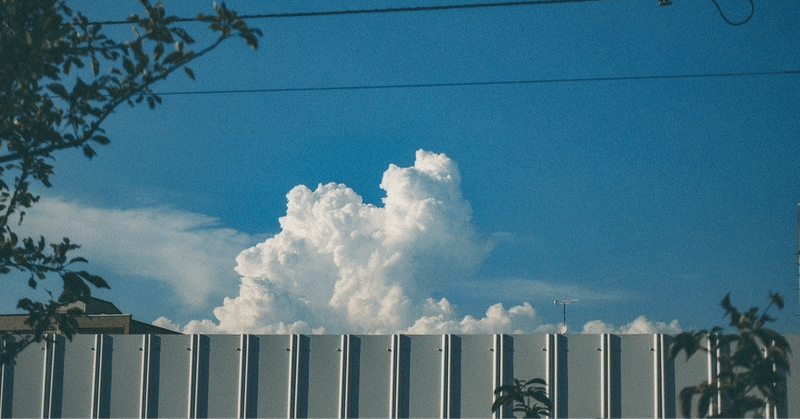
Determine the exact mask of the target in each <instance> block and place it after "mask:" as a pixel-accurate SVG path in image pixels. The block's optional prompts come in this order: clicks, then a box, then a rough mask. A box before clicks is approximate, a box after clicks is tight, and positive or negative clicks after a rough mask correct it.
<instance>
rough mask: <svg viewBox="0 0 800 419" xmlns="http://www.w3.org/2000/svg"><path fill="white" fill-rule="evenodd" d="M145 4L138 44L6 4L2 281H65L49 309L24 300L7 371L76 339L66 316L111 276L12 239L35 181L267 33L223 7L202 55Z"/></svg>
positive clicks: (39, 9)
mask: <svg viewBox="0 0 800 419" xmlns="http://www.w3.org/2000/svg"><path fill="white" fill-rule="evenodd" d="M140 3H141V5H142V6H143V7H144V12H145V13H144V15H143V16H139V15H131V16H130V17H128V18H127V22H130V24H131V26H132V28H133V34H134V35H133V39H131V40H126V41H117V40H114V39H112V38H110V37H109V36H107V35H106V34H104V32H103V30H104V26H103V25H102V24H99V23H92V22H90V21H89V19H88V18H87V17H86V16H84V15H83V14H82V13H80V12H75V11H73V10H72V9H70V8H69V7H68V6H67V2H66V1H65V0H3V1H2V2H0V19H2V21H1V22H0V57H2V59H0V274H10V273H11V272H13V271H17V272H21V273H23V275H25V276H28V281H27V283H28V285H29V286H30V287H31V288H36V287H37V285H38V283H39V282H40V281H43V280H45V279H47V277H48V275H50V274H52V275H58V276H59V277H60V278H61V280H62V283H63V287H61V288H62V291H61V292H60V294H59V295H58V296H57V297H54V296H53V295H52V294H50V296H51V297H50V301H47V302H35V301H32V300H30V299H27V298H24V299H22V300H20V301H19V303H18V308H21V309H23V310H25V311H27V312H28V314H29V318H28V320H27V323H28V324H29V325H30V326H31V328H32V330H31V332H30V334H26V335H24V336H22V335H20V336H17V337H16V339H8V337H9V336H8V335H5V336H0V338H2V342H0V343H4V345H2V351H1V352H0V363H6V362H9V361H11V360H13V359H14V357H15V356H16V354H17V353H18V352H19V351H20V350H22V349H23V348H24V347H25V346H27V345H29V344H30V343H32V342H38V341H41V340H42V339H43V338H44V337H45V334H44V333H45V331H47V330H48V329H49V328H51V327H52V326H55V325H57V326H58V330H59V331H60V332H61V333H63V334H65V335H66V336H67V337H69V338H71V337H72V335H73V333H74V331H75V328H76V322H75V320H74V318H73V317H74V313H72V314H69V313H63V312H61V311H59V310H58V308H59V307H61V306H63V305H66V304H69V303H72V302H74V301H76V300H78V299H80V298H82V297H86V296H89V295H90V294H91V287H98V288H108V283H106V281H105V280H104V279H103V278H101V277H99V276H96V275H92V274H90V273H88V272H86V271H84V270H74V268H73V266H74V265H75V264H78V263H85V262H86V259H84V258H81V257H69V256H68V253H70V252H71V251H73V250H75V249H76V248H78V245H76V244H73V243H71V242H70V241H69V239H68V238H64V239H63V240H62V241H61V242H60V243H50V244H48V243H47V241H46V240H45V238H44V237H39V238H38V239H34V238H30V237H19V236H18V235H17V234H16V233H15V232H14V227H15V226H18V225H19V224H21V223H22V221H23V218H24V216H25V210H26V209H28V208H31V207H32V206H33V204H35V203H36V202H37V201H38V200H39V197H38V196H36V195H35V194H34V193H32V192H30V190H29V186H30V185H31V183H32V182H36V183H40V184H41V185H44V186H45V187H49V186H51V183H50V175H52V174H53V162H54V160H55V159H54V155H53V153H54V152H56V151H59V150H65V149H79V150H81V151H82V152H83V154H84V155H85V156H86V157H88V158H92V157H94V156H95V155H96V154H97V153H96V152H95V149H94V147H96V145H98V144H99V145H104V144H108V143H109V142H110V139H109V138H108V137H106V136H105V135H104V131H103V128H102V125H103V123H104V121H105V120H106V118H107V117H108V116H109V115H111V114H112V113H113V112H115V111H116V110H117V109H118V108H119V106H120V105H122V104H128V105H130V106H135V105H137V104H141V103H147V105H148V106H149V107H150V108H155V107H156V105H158V104H160V103H161V97H159V96H158V94H156V93H155V92H153V91H152V90H151V87H152V86H153V84H155V83H157V82H159V81H161V80H164V79H166V78H167V77H168V76H169V75H170V74H172V73H173V72H175V71H176V70H178V69H183V71H184V72H185V74H186V75H188V76H189V77H190V78H192V79H194V78H195V75H194V72H193V71H192V70H191V69H190V68H189V67H186V64H188V63H190V62H191V61H193V60H195V59H197V58H199V57H201V56H203V55H204V54H206V53H207V52H209V51H211V50H213V49H215V48H216V47H217V46H219V45H220V43H222V42H223V41H225V40H226V39H228V38H230V37H232V36H234V35H236V36H239V37H241V38H243V39H244V41H245V43H246V44H247V45H248V46H249V47H251V48H253V49H255V48H257V47H258V40H257V36H261V35H262V33H261V31H260V30H258V29H253V28H250V27H248V26H247V24H246V23H245V22H244V21H243V20H242V19H240V18H239V17H238V16H237V14H236V12H235V11H232V10H228V9H227V7H226V6H225V4H224V3H222V4H221V5H215V6H214V14H212V15H204V14H200V15H198V16H197V17H196V18H195V19H194V20H195V21H200V22H205V23H208V28H209V29H210V30H211V31H212V32H213V33H215V34H216V39H215V40H213V41H211V42H210V43H209V44H208V45H206V46H204V47H203V48H201V49H198V50H196V51H195V50H193V49H190V48H189V46H190V45H193V44H195V40H194V38H192V37H191V36H190V35H189V33H188V32H187V31H186V30H184V29H183V28H181V27H180V26H178V24H179V23H180V22H181V21H182V20H181V19H179V18H177V17H175V16H168V15H167V14H166V12H165V10H164V8H163V7H162V5H161V4H155V5H152V4H150V2H149V1H148V0H140ZM17 217H18V218H17ZM12 218H13V221H12Z"/></svg>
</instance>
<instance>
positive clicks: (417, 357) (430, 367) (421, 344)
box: [399, 335, 444, 418]
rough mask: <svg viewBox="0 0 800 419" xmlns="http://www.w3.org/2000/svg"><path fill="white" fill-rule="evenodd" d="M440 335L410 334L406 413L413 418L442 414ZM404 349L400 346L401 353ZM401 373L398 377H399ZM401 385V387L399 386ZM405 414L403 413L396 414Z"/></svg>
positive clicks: (433, 416) (403, 401)
mask: <svg viewBox="0 0 800 419" xmlns="http://www.w3.org/2000/svg"><path fill="white" fill-rule="evenodd" d="M442 338H443V337H442V336H441V335H426V336H412V337H411V338H410V339H409V340H410V345H409V348H408V362H409V366H408V370H409V373H408V377H407V379H408V386H407V387H408V397H407V398H405V400H403V398H401V399H400V401H399V403H407V404H408V405H407V408H401V409H399V410H400V411H403V410H407V411H408V415H409V416H410V417H414V418H421V417H424V418H436V417H441V414H442V412H441V408H442V400H441V396H442V385H443V383H442V368H443V364H442V352H443V350H444V348H443V345H442V342H443V339H442ZM403 349H404V348H401V353H402V351H403ZM402 378H403V377H402V375H401V379H402ZM401 387H403V386H401ZM399 416H404V415H402V414H401V415H399Z"/></svg>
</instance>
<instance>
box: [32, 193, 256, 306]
mask: <svg viewBox="0 0 800 419" xmlns="http://www.w3.org/2000/svg"><path fill="white" fill-rule="evenodd" d="M34 227H35V228H34ZM26 229H33V230H35V231H25V230H26ZM21 233H23V234H36V235H40V234H41V235H44V236H45V237H47V238H48V239H50V240H51V241H54V240H57V239H59V238H61V237H64V236H67V237H69V238H70V239H71V241H72V242H74V243H79V244H80V245H81V249H80V251H78V252H77V253H79V254H80V255H83V256H86V257H87V258H88V259H89V260H90V261H91V263H92V265H93V266H96V265H100V266H102V267H103V269H104V270H106V271H109V272H112V273H116V274H119V275H126V276H135V277H143V278H148V279H151V280H155V281H158V282H159V283H166V284H169V285H170V286H171V288H172V289H173V290H174V292H175V293H176V294H177V295H178V296H179V299H178V300H179V301H181V302H182V303H183V304H185V305H186V306H187V307H192V308H196V307H198V306H200V305H202V304H204V303H205V302H206V301H207V300H208V298H209V296H211V295H213V294H220V293H221V292H222V290H223V289H225V288H226V287H230V286H235V284H236V279H237V278H236V273H235V272H234V271H233V268H234V258H235V257H236V254H237V253H239V252H240V251H241V249H242V248H244V247H247V246H249V245H251V244H252V243H253V239H252V238H250V237H249V236H248V235H246V234H243V233H240V232H237V231H235V230H231V229H227V228H221V227H219V225H218V221H217V220H215V219H213V218H211V217H208V216H205V215H201V214H194V213H187V212H181V211H177V210H172V209H167V208H141V209H127V210H119V209H101V208H93V207H88V206H85V205H81V204H79V203H76V202H67V201H65V200H62V199H59V198H52V197H43V198H42V199H41V200H40V202H39V203H37V204H36V205H35V206H34V207H33V208H32V209H31V210H30V211H29V212H28V215H27V216H26V218H25V223H24V224H22V228H21ZM109 279H110V278H109ZM111 285H112V287H113V286H114V283H113V280H112V281H111ZM142 292H146V290H142ZM223 295H224V294H223Z"/></svg>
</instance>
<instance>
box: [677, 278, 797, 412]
mask: <svg viewBox="0 0 800 419" xmlns="http://www.w3.org/2000/svg"><path fill="white" fill-rule="evenodd" d="M769 299H770V303H769V305H768V306H767V308H766V309H764V311H763V312H760V310H759V309H758V308H757V307H753V308H751V309H749V310H747V311H745V312H740V311H739V310H737V309H736V308H735V307H734V306H733V305H731V301H730V294H728V295H726V296H725V298H723V299H722V302H721V303H720V304H721V306H722V308H723V309H724V310H725V316H727V317H729V318H730V326H732V327H734V328H735V329H736V332H734V333H728V334H725V333H722V332H723V331H724V328H722V327H719V326H716V327H714V328H712V329H711V330H700V331H698V332H684V333H681V334H679V335H677V336H675V339H674V340H673V342H672V345H671V346H670V349H669V357H670V359H674V358H675V357H677V356H678V354H679V353H680V352H681V351H685V352H686V359H687V360H688V359H689V358H690V357H691V356H692V355H694V354H695V353H697V352H698V351H701V352H706V353H707V352H709V351H711V352H712V353H718V354H719V355H718V360H719V364H720V369H719V373H718V374H717V375H716V377H714V378H713V379H712V380H711V381H710V382H709V381H703V382H702V383H700V384H698V385H696V386H690V387H686V388H684V389H683V390H682V391H681V393H680V402H681V413H682V414H683V416H684V417H689V416H690V415H691V413H692V412H691V410H692V401H693V400H694V398H695V396H699V398H698V401H697V410H696V413H697V416H698V417H745V416H752V415H757V416H761V417H763V416H764V414H765V410H766V407H767V403H769V405H771V406H778V405H780V404H781V403H782V402H783V401H784V399H785V398H786V380H785V374H788V373H789V355H790V354H791V348H790V347H789V343H788V342H787V341H786V339H785V338H784V337H783V336H782V335H781V334H780V333H778V332H775V331H774V330H771V329H768V328H766V327H764V325H765V324H766V323H769V322H773V321H775V319H773V318H772V317H770V316H769V314H768V311H769V309H770V308H771V307H772V306H773V305H774V306H776V307H777V308H778V309H782V308H783V299H782V298H781V297H780V295H778V294H772V293H770V294H769ZM705 344H708V347H706V346H704V345H705ZM720 399H721V401H722V402H721V403H719V402H718V400H720Z"/></svg>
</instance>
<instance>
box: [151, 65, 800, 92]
mask: <svg viewBox="0 0 800 419" xmlns="http://www.w3.org/2000/svg"><path fill="white" fill-rule="evenodd" d="M788 74H800V70H786V71H756V72H742V73H707V74H677V75H649V76H619V77H587V78H565V79H532V80H509V81H475V82H452V83H410V84H376V85H363V86H328V87H324V86H323V87H282V88H281V87H279V88H264V89H231V90H197V91H180V92H157V93H156V94H157V95H159V96H179V95H180V96H188V95H215V94H241V93H282V92H324V91H336V90H383V89H421V88H436V87H472V86H506V85H523V84H557V83H588V82H604V81H636V80H670V79H696V78H715V77H753V76H774V75H788Z"/></svg>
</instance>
